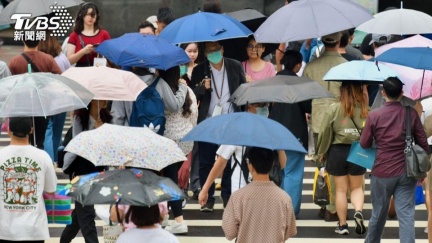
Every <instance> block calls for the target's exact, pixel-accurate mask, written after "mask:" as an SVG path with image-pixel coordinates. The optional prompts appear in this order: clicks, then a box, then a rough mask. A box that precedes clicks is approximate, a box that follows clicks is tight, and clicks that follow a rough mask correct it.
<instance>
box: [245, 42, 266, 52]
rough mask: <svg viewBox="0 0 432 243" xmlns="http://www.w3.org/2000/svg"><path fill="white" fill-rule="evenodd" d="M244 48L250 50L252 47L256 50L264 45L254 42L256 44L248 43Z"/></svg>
mask: <svg viewBox="0 0 432 243" xmlns="http://www.w3.org/2000/svg"><path fill="white" fill-rule="evenodd" d="M246 48H247V49H248V50H250V51H252V50H253V49H256V50H259V49H263V48H264V46H263V45H262V44H256V45H252V44H249V45H247V46H246Z"/></svg>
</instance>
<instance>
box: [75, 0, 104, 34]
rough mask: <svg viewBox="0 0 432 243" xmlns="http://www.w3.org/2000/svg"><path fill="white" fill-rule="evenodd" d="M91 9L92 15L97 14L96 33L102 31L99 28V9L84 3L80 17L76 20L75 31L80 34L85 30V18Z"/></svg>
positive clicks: (89, 3)
mask: <svg viewBox="0 0 432 243" xmlns="http://www.w3.org/2000/svg"><path fill="white" fill-rule="evenodd" d="M89 9H92V12H91V13H92V14H96V21H95V22H94V32H96V31H97V30H99V29H100V26H99V20H100V15H99V9H98V7H97V6H96V4H94V3H91V2H88V3H84V4H83V5H82V6H81V9H80V10H79V12H78V15H77V17H76V19H75V27H74V31H75V32H76V33H78V34H80V33H81V31H83V30H84V18H85V16H86V15H87V11H88V10H89Z"/></svg>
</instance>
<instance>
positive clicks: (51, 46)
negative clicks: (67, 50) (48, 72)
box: [38, 33, 62, 57]
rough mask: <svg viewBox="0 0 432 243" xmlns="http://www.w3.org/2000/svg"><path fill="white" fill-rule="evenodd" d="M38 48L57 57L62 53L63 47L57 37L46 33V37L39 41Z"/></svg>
mask: <svg viewBox="0 0 432 243" xmlns="http://www.w3.org/2000/svg"><path fill="white" fill-rule="evenodd" d="M38 50H39V51H41V52H45V53H46V54H49V55H51V56H52V57H56V56H58V55H60V53H61V51H62V48H61V45H60V43H59V42H58V40H57V37H55V36H51V35H50V33H48V34H47V35H46V39H45V40H42V41H40V42H39V45H38Z"/></svg>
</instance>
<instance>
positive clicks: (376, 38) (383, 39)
mask: <svg viewBox="0 0 432 243" xmlns="http://www.w3.org/2000/svg"><path fill="white" fill-rule="evenodd" d="M390 39H391V35H383V34H372V40H371V41H370V42H369V45H372V44H373V43H378V44H381V45H384V44H387V43H388V42H389V41H390Z"/></svg>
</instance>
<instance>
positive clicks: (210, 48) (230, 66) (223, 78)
mask: <svg viewBox="0 0 432 243" xmlns="http://www.w3.org/2000/svg"><path fill="white" fill-rule="evenodd" d="M205 56H206V58H207V60H208V62H207V61H205V62H203V63H201V64H199V65H198V66H196V67H195V68H194V69H193V71H192V77H191V84H192V85H191V86H192V88H193V89H194V93H195V95H196V97H197V100H198V102H199V104H200V105H199V108H198V123H200V122H201V121H203V120H205V119H206V118H208V117H212V116H217V115H220V114H226V113H231V112H235V111H239V110H240V109H239V107H237V106H236V105H234V104H233V103H231V102H229V101H228V100H229V98H230V96H231V95H232V94H233V93H234V91H235V90H236V89H237V88H238V87H239V86H240V84H242V83H245V82H246V78H245V74H244V71H243V68H242V66H241V64H240V62H238V61H236V60H232V59H229V58H224V57H223V47H222V46H221V45H220V44H219V43H218V42H207V43H206V44H205ZM217 149H218V145H216V144H211V143H205V142H199V143H198V156H199V158H200V165H199V175H200V183H201V186H203V185H204V183H205V182H206V180H207V177H208V175H209V173H210V170H211V169H212V167H213V164H214V162H215V155H216V151H217ZM226 168H228V169H225V171H224V176H223V180H222V182H223V183H222V193H221V196H222V199H223V200H224V201H226V202H227V201H228V198H229V195H230V184H229V182H230V178H229V174H230V173H229V169H230V168H229V167H226ZM214 188H215V186H214V184H213V185H212V186H211V187H210V190H209V199H208V201H207V203H206V205H204V206H202V207H201V211H202V212H212V211H213V206H214V201H215V199H214V197H213V194H214V190H215V189H214Z"/></svg>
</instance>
